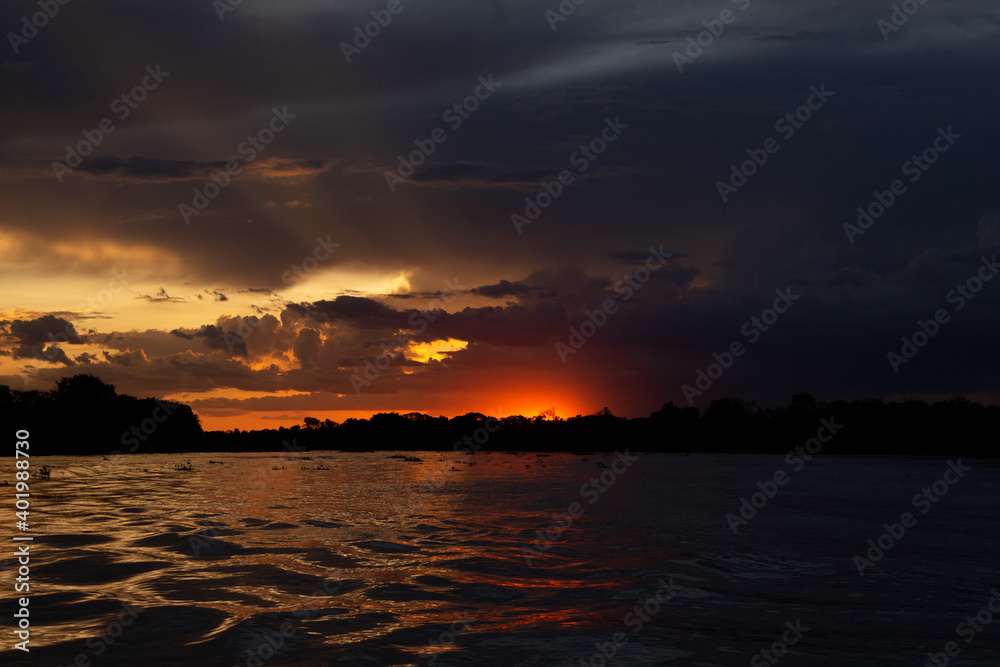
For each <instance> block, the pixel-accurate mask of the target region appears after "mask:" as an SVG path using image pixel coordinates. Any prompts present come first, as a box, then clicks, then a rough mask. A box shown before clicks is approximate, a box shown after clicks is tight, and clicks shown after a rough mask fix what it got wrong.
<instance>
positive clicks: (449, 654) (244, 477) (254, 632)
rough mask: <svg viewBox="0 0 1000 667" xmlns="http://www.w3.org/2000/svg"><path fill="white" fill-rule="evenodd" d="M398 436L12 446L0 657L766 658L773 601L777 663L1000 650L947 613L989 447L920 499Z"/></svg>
mask: <svg viewBox="0 0 1000 667" xmlns="http://www.w3.org/2000/svg"><path fill="white" fill-rule="evenodd" d="M304 456H308V457H309V458H308V459H304V458H303V457H304ZM417 456H419V457H421V458H422V459H423V460H422V462H407V461H404V460H402V459H398V458H386V454H385V453H363V454H354V453H315V452H314V453H310V454H306V455H299V454H286V455H282V456H278V455H274V454H221V455H220V454H205V455H200V454H199V455H191V456H190V457H183V456H176V455H145V456H119V457H113V458H112V459H111V460H102V458H101V457H81V458H73V457H48V458H33V459H32V466H33V469H35V470H37V469H38V468H39V467H40V466H41V465H42V464H48V465H50V466H53V467H54V470H55V472H54V473H53V475H52V478H51V479H50V480H47V481H45V480H39V479H38V478H37V477H34V478H32V482H31V484H32V510H31V515H30V519H31V530H30V531H29V532H28V533H26V534H28V535H34V536H35V540H34V542H33V543H32V544H31V564H30V566H31V574H30V576H31V593H30V594H31V601H30V604H29V608H30V610H31V622H32V638H31V644H30V646H31V652H30V653H29V654H24V653H21V652H19V651H11V650H9V649H11V648H12V646H13V643H14V641H16V640H15V639H14V638H13V631H12V629H11V628H12V623H11V620H10V619H11V616H10V612H9V611H5V612H4V617H5V618H7V619H8V620H7V621H5V622H4V623H3V624H2V626H3V628H4V630H3V637H4V644H3V646H2V647H0V664H4V665H70V664H73V663H74V661H77V664H81V665H85V666H86V665H88V664H92V665H102V664H103V665H186V666H190V667H194V666H197V665H212V666H215V665H219V666H226V667H228V666H231V665H250V666H258V665H261V664H268V665H414V664H421V665H431V664H433V665H437V666H442V667H443V666H447V665H456V666H458V665H510V666H516V665H532V666H534V665H581V664H586V665H602V664H604V662H603V658H602V657H600V654H599V653H596V651H597V650H598V649H597V646H603V647H604V648H605V650H606V651H609V652H610V651H612V650H613V651H614V657H613V659H612V660H610V661H608V664H610V665H703V666H708V665H756V664H760V665H765V664H772V663H770V662H767V661H765V660H764V659H763V658H762V657H759V658H757V662H751V661H752V660H753V659H754V656H755V655H758V654H759V653H760V651H762V650H765V649H768V648H769V647H771V646H772V644H774V643H775V642H777V641H781V640H782V635H783V633H786V631H787V630H788V628H787V626H786V622H790V623H792V624H793V625H794V624H795V623H796V622H799V627H800V628H801V629H802V630H803V633H802V636H801V638H798V637H796V636H795V635H793V634H792V635H790V634H786V635H785V636H786V637H787V638H790V639H791V638H794V639H795V643H794V645H793V646H791V647H790V649H789V650H790V652H789V653H788V654H787V655H784V656H783V657H782V658H781V659H780V660H779V659H777V658H775V660H776V661H777V663H778V664H785V665H790V666H791V665H837V666H840V665H923V664H924V663H925V662H926V661H927V653H928V652H929V651H932V652H940V651H942V650H944V646H945V644H946V643H947V642H949V641H955V642H956V643H957V644H958V645H959V646H960V649H961V654H960V656H959V657H957V658H954V659H953V664H961V665H997V664H1000V662H998V660H1000V658H998V656H1000V618H998V619H997V622H996V623H992V621H991V622H990V624H986V625H983V626H981V628H982V630H981V632H978V633H977V634H976V636H975V638H974V639H973V640H972V641H970V642H966V641H965V639H967V638H968V635H965V636H959V635H958V634H957V633H956V626H957V625H958V623H960V622H961V621H962V619H963V618H965V617H966V616H969V615H970V614H971V615H973V616H974V615H975V614H976V612H977V611H979V610H980V609H981V608H983V607H984V606H986V602H987V600H988V598H989V597H990V595H991V590H992V589H994V588H1000V557H998V546H1000V532H998V531H1000V465H998V464H997V463H996V462H992V461H982V460H971V459H970V460H965V461H964V464H965V465H966V466H971V470H970V471H969V472H967V473H965V476H964V477H963V478H962V479H961V480H960V481H958V483H956V484H954V485H951V486H950V487H949V489H948V492H947V494H946V495H945V496H944V497H942V498H941V499H940V502H937V503H935V504H934V505H933V506H932V507H931V509H930V510H929V511H928V512H927V513H926V514H920V513H919V509H916V508H914V506H913V504H912V503H911V498H912V497H913V496H914V494H917V493H919V492H920V491H921V488H922V487H924V486H928V485H931V484H933V483H934V482H935V480H937V479H939V478H940V477H941V476H942V474H943V473H944V471H945V470H946V469H947V468H948V464H947V461H946V460H944V459H937V458H934V459H901V458H865V459H863V458H846V457H845V458H838V457H825V458H824V457H818V458H816V459H814V460H813V461H812V462H810V463H809V464H808V465H807V466H806V467H805V468H804V469H803V470H802V471H801V472H797V473H796V472H792V471H791V470H790V469H789V466H788V465H786V464H785V462H784V461H783V460H782V457H774V456H735V455H733V456H729V455H726V456H722V455H692V456H677V455H649V456H641V457H638V459H637V460H636V461H635V462H632V463H631V464H630V467H628V468H627V469H624V472H621V474H615V473H613V468H611V467H610V466H612V464H613V461H614V456H613V455H610V456H609V455H589V456H584V455H569V454H552V455H551V456H549V455H543V456H536V455H535V454H520V455H514V454H507V453H492V454H489V455H487V454H485V453H482V452H480V453H478V454H476V455H474V456H463V455H460V454H451V453H449V454H444V455H442V454H432V453H418V454H417ZM187 461H190V462H191V470H177V469H175V466H177V465H179V464H184V463H185V462H187ZM212 461H214V463H213V462H212ZM220 462H221V463H220ZM623 465H624V464H623V463H621V462H619V463H618V464H617V467H618V470H619V471H621V470H623ZM602 466H609V467H608V468H604V467H602ZM275 467H277V468H278V469H277V470H274V469H273V468H275ZM3 470H4V472H3V475H4V476H3V479H7V480H11V479H13V468H12V461H11V460H10V459H7V460H5V462H4V463H3ZM776 470H785V471H788V472H789V473H790V474H791V480H790V481H789V483H788V484H787V485H786V486H784V487H780V488H779V489H778V492H777V494H776V495H775V496H774V498H772V499H770V500H769V501H768V503H767V504H766V505H765V506H764V507H763V508H762V509H760V510H759V513H758V514H757V516H756V517H754V518H752V519H751V520H750V521H749V523H748V524H747V525H745V526H743V527H741V528H740V530H739V532H738V534H735V535H734V534H733V532H732V530H730V528H729V525H728V524H727V520H726V514H727V513H735V512H738V511H739V506H740V498H741V497H747V498H749V497H750V495H751V494H752V493H753V492H754V491H756V490H757V489H756V488H755V483H756V482H757V481H764V480H766V479H770V478H771V477H772V476H773V474H774V472H775V471H776ZM602 474H603V475H604V482H603V483H602V482H601V481H600V478H599V477H598V476H599V475H602ZM592 478H596V479H597V480H598V482H597V483H598V484H599V485H600V486H601V488H602V489H604V490H603V492H602V491H600V490H598V489H597V488H595V487H594V486H589V481H588V480H590V479H592ZM611 480H613V481H611ZM609 481H610V482H611V483H610V484H609V485H608V486H604V483H607V482H609ZM584 484H588V487H587V488H585V489H582V491H583V494H582V495H581V486H582V485H584ZM0 493H2V495H0V497H3V498H5V500H4V501H3V502H4V503H6V504H7V505H8V506H9V507H10V512H9V515H10V516H9V518H8V520H5V523H6V524H7V527H6V528H5V530H7V534H10V533H11V532H12V530H11V529H12V528H13V524H14V518H13V511H14V509H13V504H14V502H13V493H14V490H13V488H12V487H6V488H0ZM591 500H592V501H593V502H591ZM758 500H759V498H758ZM572 503H579V504H580V508H581V509H582V511H583V513H582V515H581V516H578V517H577V518H575V519H573V520H572V524H569V519H568V518H561V519H560V520H561V522H562V523H563V527H558V526H557V524H556V523H555V520H554V519H553V517H552V515H553V514H563V513H566V512H567V511H568V509H569V507H570V505H571V504H572ZM906 511H911V512H913V513H914V514H915V515H916V521H917V524H916V525H915V526H914V527H912V528H909V529H907V530H906V534H905V535H904V536H903V537H902V538H900V540H899V541H898V543H897V544H895V546H894V547H893V548H892V549H891V550H890V551H889V552H888V553H887V554H886V555H885V556H884V557H883V558H882V559H881V560H880V561H878V562H877V563H875V564H874V565H873V566H872V567H870V568H868V569H867V570H866V571H865V576H864V577H861V576H859V573H858V570H857V568H856V567H855V565H854V564H853V563H852V558H853V557H854V556H855V555H861V554H863V552H864V551H865V550H866V549H867V544H866V543H867V541H868V540H869V539H877V538H878V537H879V536H880V535H881V534H882V533H883V532H884V531H883V528H882V525H883V523H885V522H890V523H891V522H895V521H899V517H900V515H901V514H902V513H903V512H906ZM547 529H548V530H549V534H550V535H551V536H553V537H555V538H556V539H555V540H554V542H552V543H551V545H549V546H548V548H547V550H546V551H545V552H544V553H540V552H534V551H528V550H526V549H525V547H526V546H528V545H530V544H532V543H533V542H534V541H535V540H536V539H538V535H537V533H536V531H541V532H542V533H544V532H545V531H546V530H547ZM7 544H8V546H7V547H5V548H4V553H2V554H0V564H2V572H3V582H4V583H3V590H2V593H0V596H2V597H3V599H4V605H3V608H4V609H5V610H13V608H14V605H13V600H12V598H14V597H17V594H15V593H14V591H13V579H14V577H15V576H16V572H15V568H16V567H17V564H16V562H15V561H14V560H13V559H12V558H11V555H12V554H13V552H14V548H13V547H11V546H10V545H11V544H13V543H12V542H11V541H10V540H9V539H8V541H7ZM542 544H543V546H545V545H547V544H548V543H542ZM526 554H527V555H530V556H531V559H530V562H529V559H528V558H526ZM665 584H673V588H672V589H665V588H663V586H664V585H665ZM658 589H660V592H661V600H662V604H661V602H658V601H656V598H655V597H654V596H655V594H656V593H657V590H658ZM668 590H670V592H667V591H668ZM644 604H645V605H646V610H643V609H642V606H643V605H644ZM637 605H638V606H639V610H638V611H639V612H640V613H639V614H637V613H636V611H637V610H636V606H637ZM630 614H631V615H630ZM643 617H645V619H647V620H642V618H643ZM121 622H124V623H126V624H125V625H124V626H122V625H119V623H121ZM615 633H622V634H620V635H617V640H618V641H619V643H620V644H621V645H620V646H618V647H617V648H614V644H613V643H610V642H612V641H613V640H614V639H615V638H616V636H615ZM269 640H270V642H271V643H269ZM778 650H779V652H780V651H781V647H780V646H779V647H778ZM80 656H82V657H80ZM581 661H582V662H581Z"/></svg>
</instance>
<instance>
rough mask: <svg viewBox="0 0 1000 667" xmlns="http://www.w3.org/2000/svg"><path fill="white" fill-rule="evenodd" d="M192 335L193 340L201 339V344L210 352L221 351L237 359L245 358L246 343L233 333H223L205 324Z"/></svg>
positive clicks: (219, 329)
mask: <svg viewBox="0 0 1000 667" xmlns="http://www.w3.org/2000/svg"><path fill="white" fill-rule="evenodd" d="M193 335H194V337H195V338H203V339H204V340H203V341H202V342H204V344H205V345H206V346H207V347H209V348H210V349H212V350H221V351H224V352H227V353H228V354H230V355H233V356H238V357H245V356H247V344H246V341H245V340H244V339H243V336H241V335H240V334H239V333H237V332H235V331H223V330H222V328H221V327H218V326H216V325H214V324H207V325H205V326H204V327H202V328H201V330H199V331H197V332H195V333H194V334H193Z"/></svg>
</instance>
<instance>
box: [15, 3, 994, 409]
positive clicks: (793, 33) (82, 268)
mask: <svg viewBox="0 0 1000 667" xmlns="http://www.w3.org/2000/svg"><path fill="white" fill-rule="evenodd" d="M45 6H48V5H47V3H46V2H44V1H43V2H42V3H41V4H39V3H38V2H37V1H36V2H22V1H12V2H5V3H3V5H2V6H0V25H2V26H3V32H4V40H3V44H0V90H2V91H3V93H2V98H0V99H2V101H0V127H2V128H3V129H2V132H0V199H2V201H3V204H4V206H3V207H2V209H0V258H2V262H0V384H7V385H10V386H13V387H15V388H19V389H49V388H51V387H52V386H53V383H54V382H55V381H56V380H58V379H59V378H60V377H65V376H69V375H74V374H77V373H91V374H93V375H96V376H98V377H100V378H102V379H103V380H105V381H106V382H110V383H112V384H114V385H115V386H116V388H117V389H118V391H119V392H124V393H129V394H133V395H137V396H141V397H146V396H155V397H160V398H168V399H171V400H179V401H183V402H185V403H188V404H189V405H191V406H192V408H193V409H194V410H195V411H196V412H197V413H198V415H199V416H200V417H201V419H202V423H203V425H204V426H205V427H206V428H220V429H229V428H241V429H245V428H262V427H277V426H281V425H285V426H287V425H291V424H294V423H301V421H302V419H303V417H304V416H307V415H311V416H316V417H318V418H321V419H334V420H336V421H341V420H343V419H344V418H347V417H363V416H367V415H370V414H372V413H374V412H388V411H395V412H400V413H405V412H412V411H417V412H426V413H430V414H433V415H439V414H441V415H457V414H464V413H466V412H470V411H475V412H481V413H484V414H491V415H495V416H501V415H508V414H518V413H520V414H524V415H526V416H531V415H535V414H539V413H542V412H543V411H546V410H554V412H555V413H556V414H558V415H559V416H562V417H569V416H573V415H575V414H589V413H593V412H596V411H599V410H601V409H602V408H603V407H608V408H609V409H611V411H612V412H614V413H615V414H618V415H623V416H627V417H638V416H646V415H648V414H650V413H651V412H653V411H655V410H658V409H659V408H660V407H661V406H662V405H663V404H664V403H667V402H669V401H673V402H674V403H675V404H677V405H680V406H688V405H695V406H697V407H702V408H703V407H705V406H707V405H708V404H709V403H710V402H711V401H713V400H718V399H721V398H725V397H727V396H738V397H740V398H743V399H745V400H748V401H756V402H757V404H758V405H761V406H767V405H776V404H784V403H786V402H787V401H788V400H789V398H790V397H791V396H792V395H793V394H795V393H799V392H809V393H812V394H813V395H814V396H816V397H817V398H819V399H821V400H834V399H839V398H844V399H851V398H869V397H870V398H882V399H893V400H902V399H910V398H919V399H926V400H935V399H939V398H947V397H950V396H954V395H964V396H967V397H970V398H973V399H976V400H982V401H986V402H997V401H998V398H1000V376H998V375H997V374H996V373H995V369H996V368H997V363H998V361H1000V353H998V348H997V346H996V344H995V340H996V338H995V337H996V332H997V331H998V330H1000V310H998V304H1000V280H996V281H994V280H992V278H993V277H994V276H995V274H996V273H997V271H998V270H1000V269H998V268H997V267H996V265H995V264H994V263H993V262H994V261H995V260H994V258H995V253H996V250H997V243H998V235H1000V194H998V192H1000V189H998V187H997V186H998V177H1000V167H998V161H997V155H998V149H1000V145H998V144H1000V132H998V131H997V108H998V101H1000V86H997V84H996V82H997V81H998V80H1000V76H998V74H1000V68H998V60H1000V49H998V48H997V46H996V45H997V44H998V43H1000V42H998V38H1000V7H997V6H993V5H991V4H988V3H982V2H973V1H967V0H953V1H951V2H943V1H940V0H928V1H927V2H926V3H924V4H919V3H917V2H906V3H902V4H897V5H895V6H894V5H892V4H891V3H868V2H856V1H852V2H848V1H838V0H823V1H822V2H819V1H816V0H805V1H802V0H797V1H794V2H793V1H788V0H783V1H779V0H770V1H768V0H717V1H712V2H680V1H676V2H665V1H650V0H643V1H641V2H640V1H634V0H616V1H615V2H598V0H586V1H585V2H582V3H581V4H579V5H577V4H576V3H575V2H570V1H569V0H566V1H564V2H562V3H561V4H560V3H559V2H556V1H555V0H549V1H535V0H532V1H526V0H495V1H491V0H476V1H474V2H473V1H471V0H470V1H465V0H447V1H444V0H438V1H435V0H399V1H392V2H390V1H388V0H386V1H381V0H380V1H377V2H368V1H364V2H361V1H340V2H323V1H319V0H309V1H306V0H286V1H283V2H281V3H277V2H263V0H244V1H243V2H242V3H239V4H231V3H230V0H217V1H216V2H210V1H209V0H198V1H192V0H172V1H171V2H169V3H166V2H151V1H145V0H128V1H127V2H126V1H113V0H95V1H92V2H86V3H84V2H79V3H77V2H72V3H67V4H64V5H58V3H53V4H52V6H51V7H49V10H48V11H49V13H50V14H52V15H51V16H48V15H45V14H39V12H42V11H43V10H44V7H45ZM40 7H41V8H40ZM53 7H54V9H53ZM894 7H896V8H897V9H895V11H894ZM39 26H40V27H39ZM366 31H367V34H365V32H366ZM859 207H860V212H859ZM755 318H756V319H755ZM921 323H922V324H921ZM904 339H905V340H904Z"/></svg>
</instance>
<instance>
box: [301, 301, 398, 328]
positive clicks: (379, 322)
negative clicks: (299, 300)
mask: <svg viewBox="0 0 1000 667" xmlns="http://www.w3.org/2000/svg"><path fill="white" fill-rule="evenodd" d="M289 308H290V309H292V310H295V311H297V312H300V313H303V314H306V315H308V316H309V317H312V318H313V319H316V320H318V321H321V322H343V323H344V324H347V325H349V326H352V327H354V328H356V329H386V328H393V327H395V328H400V327H403V326H405V325H406V316H405V313H402V312H399V311H396V310H394V309H392V308H390V307H389V306H386V305H385V304H382V303H379V302H378V301H375V300H374V299H367V298H363V297H357V296H338V297H337V298H336V299H334V300H332V301H316V302H315V303H311V304H298V305H289Z"/></svg>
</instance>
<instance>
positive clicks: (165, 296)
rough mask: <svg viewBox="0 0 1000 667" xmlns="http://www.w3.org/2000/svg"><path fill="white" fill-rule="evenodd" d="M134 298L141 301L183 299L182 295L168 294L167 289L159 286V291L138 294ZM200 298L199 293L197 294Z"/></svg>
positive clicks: (176, 300) (165, 301)
mask: <svg viewBox="0 0 1000 667" xmlns="http://www.w3.org/2000/svg"><path fill="white" fill-rule="evenodd" d="M135 298H136V299H141V300H143V301H149V302H150V303H178V302H182V301H184V298H183V297H180V296H170V295H169V294H167V290H165V289H164V288H162V287H161V288H160V291H159V292H157V293H156V294H155V295H154V294H140V295H139V296H137V297H135ZM198 298H199V299H200V298H201V295H198Z"/></svg>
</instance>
